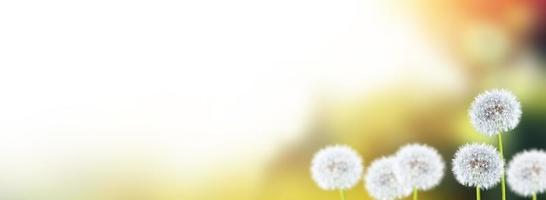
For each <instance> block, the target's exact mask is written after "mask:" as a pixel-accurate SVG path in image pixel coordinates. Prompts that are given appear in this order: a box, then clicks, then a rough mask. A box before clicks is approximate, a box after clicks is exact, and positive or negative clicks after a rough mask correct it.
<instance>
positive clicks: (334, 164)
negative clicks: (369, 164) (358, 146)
mask: <svg viewBox="0 0 546 200" xmlns="http://www.w3.org/2000/svg"><path fill="white" fill-rule="evenodd" d="M363 170H364V167H362V159H361V158H360V156H359V155H358V153H357V152H356V151H355V150H353V149H352V148H351V147H349V146H346V145H335V146H328V147H325V148H324V149H321V150H320V151H318V152H317V153H316V154H315V156H314V157H313V161H312V162H311V176H312V177H313V180H314V181H315V182H316V183H317V185H318V186H319V187H320V188H322V189H324V190H345V189H349V188H352V187H354V186H355V185H356V184H357V183H358V181H359V180H360V178H361V176H362V171H363Z"/></svg>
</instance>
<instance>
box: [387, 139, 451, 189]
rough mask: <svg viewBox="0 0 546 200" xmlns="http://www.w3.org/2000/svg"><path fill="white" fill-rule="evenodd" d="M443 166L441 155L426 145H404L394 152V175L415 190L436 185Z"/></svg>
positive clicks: (441, 176) (440, 177) (442, 171)
mask: <svg viewBox="0 0 546 200" xmlns="http://www.w3.org/2000/svg"><path fill="white" fill-rule="evenodd" d="M444 168H445V164H444V161H443V159H442V156H441V155H440V154H439V153H438V151H436V149H434V148H432V147H430V146H427V145H422V144H410V145H406V146H404V147H402V148H400V150H398V152H397V153H396V164H395V165H394V173H395V175H396V177H398V179H400V180H401V181H402V182H404V183H405V184H407V185H408V186H410V187H412V188H414V189H417V190H428V189H431V188H433V187H435V186H436V185H438V184H439V183H440V181H441V180H442V178H443V176H444Z"/></svg>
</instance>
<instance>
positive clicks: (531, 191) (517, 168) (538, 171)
mask: <svg viewBox="0 0 546 200" xmlns="http://www.w3.org/2000/svg"><path fill="white" fill-rule="evenodd" d="M506 172H507V174H506V175H507V178H508V185H509V186H510V188H511V189H512V191H514V192H515V193H517V194H519V195H521V196H524V197H530V196H533V195H536V194H538V193H542V192H544V191H545V190H546V152H544V151H542V150H530V151H524V152H522V153H518V154H517V155H515V156H514V158H513V159H512V161H510V164H509V165H508V170H507V171H506Z"/></svg>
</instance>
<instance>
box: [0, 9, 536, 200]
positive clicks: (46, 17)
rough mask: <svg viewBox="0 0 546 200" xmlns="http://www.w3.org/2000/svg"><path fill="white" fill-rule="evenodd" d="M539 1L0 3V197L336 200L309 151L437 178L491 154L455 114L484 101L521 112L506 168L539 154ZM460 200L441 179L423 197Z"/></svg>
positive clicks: (355, 193)
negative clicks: (462, 161) (435, 167)
mask: <svg viewBox="0 0 546 200" xmlns="http://www.w3.org/2000/svg"><path fill="white" fill-rule="evenodd" d="M545 2H546V1H542V0H457V1H455V0H453V1H436V0H398V1H394V0H387V1H376V0H277V1H269V0H258V1H256V0H232V1H220V0H205V1H167V0H159V1H146V0H136V1H124V0H113V1H110V0H109V1H106V0H97V1H68V0H54V1H33V0H21V1H2V2H0V137H1V138H0V199H2V200H174V199H203V200H205V199H242V200H245V199H248V200H254V199H261V200H281V199H282V200H288V199H294V200H296V199H315V200H321V199H324V200H326V199H337V198H338V194H337V193H336V192H327V191H322V190H320V189H319V188H318V187H317V186H316V185H315V184H314V183H313V182H312V180H311V178H310V173H309V164H310V160H311V158H312V155H313V153H314V152H316V151H317V150H318V149H320V148H322V147H324V146H325V145H329V144H348V145H351V146H353V147H354V148H355V149H357V150H358V151H359V152H360V153H361V155H362V156H363V158H364V160H365V165H368V164H369V163H371V161H373V160H374V159H376V158H378V157H380V156H383V155H390V154H392V153H394V152H395V151H396V150H397V149H398V147H400V146H401V145H404V144H407V143H413V142H419V143H426V144H429V145H431V146H434V147H436V148H438V149H439V150H440V151H441V153H442V155H443V156H444V159H445V160H446V162H447V164H448V169H450V160H451V158H452V155H453V153H454V152H455V150H456V149H457V147H458V146H459V145H462V144H465V143H467V142H476V141H482V142H487V143H491V144H496V140H495V138H488V137H485V136H482V135H480V134H478V133H477V132H476V131H475V130H474V129H473V128H472V126H471V124H470V122H469V118H468V115H467V109H468V107H469V105H470V103H471V102H472V100H473V98H474V96H476V95H477V94H479V93H480V92H481V91H484V90H487V89H491V88H505V89H509V90H512V91H513V92H514V93H515V94H516V96H518V97H519V99H520V101H521V103H522V107H523V117H522V120H521V123H520V124H519V126H518V127H517V128H516V129H515V130H514V131H512V132H510V133H508V134H507V136H506V140H505V151H506V156H507V158H508V159H510V158H511V157H512V155H513V154H514V153H517V152H519V151H522V150H524V149H530V148H543V149H544V148H546V125H545V122H546V92H545V91H546V59H545V58H546V22H545V20H546V12H545V11H546V3H545ZM499 194H500V189H499V187H496V188H493V189H491V190H489V191H485V192H484V193H482V197H483V198H484V199H499V198H500V195H499ZM473 195H474V190H473V189H472V188H465V187H463V186H461V185H459V184H457V183H456V182H455V180H454V178H453V176H452V175H451V173H449V171H448V173H446V176H445V178H444V180H443V181H442V183H441V185H440V186H439V187H437V188H436V189H434V190H433V191H428V192H423V193H421V194H420V197H421V198H422V199H446V200H450V199H453V200H455V199H457V200H460V199H472V198H473ZM542 196H543V195H541V196H539V199H540V198H543V197H542ZM347 197H348V199H370V197H369V196H368V195H367V194H366V192H365V191H364V188H363V185H362V184H359V185H358V186H357V187H355V188H354V189H352V190H350V191H348V192H347ZM544 198H546V197H544ZM509 199H518V198H517V197H515V196H513V194H512V193H510V198H509Z"/></svg>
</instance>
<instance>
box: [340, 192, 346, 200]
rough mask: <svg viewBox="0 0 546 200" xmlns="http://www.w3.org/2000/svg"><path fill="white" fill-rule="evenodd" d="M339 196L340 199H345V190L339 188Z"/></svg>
mask: <svg viewBox="0 0 546 200" xmlns="http://www.w3.org/2000/svg"><path fill="white" fill-rule="evenodd" d="M339 197H340V198H341V200H345V191H343V190H339Z"/></svg>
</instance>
